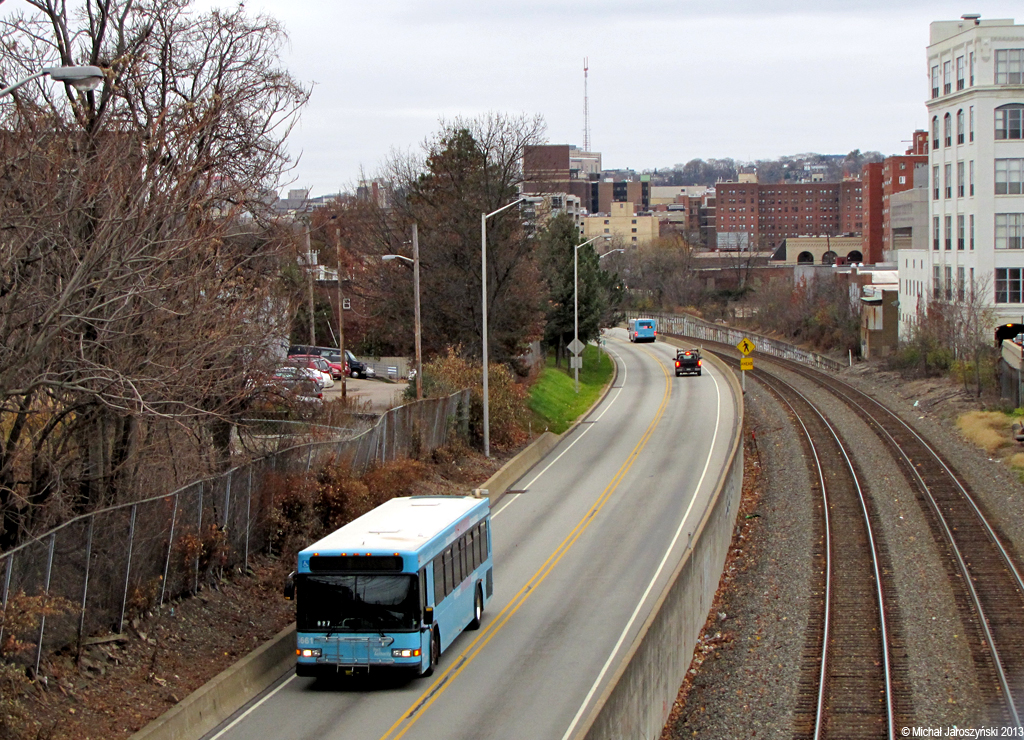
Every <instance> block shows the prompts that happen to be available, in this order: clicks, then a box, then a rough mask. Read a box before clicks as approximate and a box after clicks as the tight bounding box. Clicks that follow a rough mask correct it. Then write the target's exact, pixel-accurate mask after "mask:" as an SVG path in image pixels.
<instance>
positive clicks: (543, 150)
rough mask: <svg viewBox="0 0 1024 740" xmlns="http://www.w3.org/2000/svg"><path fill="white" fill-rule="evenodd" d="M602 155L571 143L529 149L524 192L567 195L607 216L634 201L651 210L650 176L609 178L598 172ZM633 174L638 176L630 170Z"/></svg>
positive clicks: (526, 159)
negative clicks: (615, 206)
mask: <svg viewBox="0 0 1024 740" xmlns="http://www.w3.org/2000/svg"><path fill="white" fill-rule="evenodd" d="M600 165H601V155H600V154H598V153H596V152H584V151H582V150H580V149H577V148H576V147H574V146H571V145H569V144H544V145H541V146H529V147H526V150H525V151H524V153H523V179H524V182H523V192H524V193H526V194H540V193H565V194H567V195H574V196H576V197H577V198H579V199H580V203H581V204H582V207H583V208H585V209H586V210H587V212H588V213H591V214H594V213H608V212H610V211H611V204H612V203H625V202H627V201H628V202H631V203H634V204H636V206H637V207H638V208H639V209H640V210H642V211H646V210H647V209H648V208H650V189H651V183H650V177H649V176H647V175H643V176H641V177H640V178H638V179H628V178H620V179H617V180H616V179H614V178H608V177H605V176H606V175H607V174H608V173H607V172H602V171H600V170H598V169H597V168H599V167H600ZM629 172H630V173H632V175H634V176H635V175H636V173H634V172H633V171H632V170H629ZM602 178H603V179H602Z"/></svg>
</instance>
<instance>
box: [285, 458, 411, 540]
mask: <svg viewBox="0 0 1024 740" xmlns="http://www.w3.org/2000/svg"><path fill="white" fill-rule="evenodd" d="M425 474H426V466H425V465H424V464H423V463H421V462H418V461H416V460H411V459H402V460H396V461H394V462H389V463H385V464H384V465H379V466H376V467H374V468H372V469H371V470H369V471H368V472H367V473H365V474H364V475H363V476H362V477H361V478H357V477H355V476H354V475H353V473H352V469H351V467H350V466H349V465H348V463H347V462H337V461H335V460H330V461H328V462H327V463H326V464H325V465H324V466H323V467H321V468H320V469H319V470H318V471H316V472H314V473H311V474H309V475H291V476H276V477H273V478H272V479H270V480H268V485H270V486H272V493H273V497H274V511H273V513H272V521H273V525H274V529H273V531H274V538H273V542H274V548H275V550H277V551H278V552H280V553H281V556H282V558H284V559H285V560H289V559H291V558H292V557H293V556H294V555H295V554H296V553H297V552H298V551H299V550H301V549H302V548H303V547H306V546H307V545H309V544H310V543H311V542H314V541H316V540H317V539H319V538H320V537H322V536H323V535H325V534H326V533H328V532H331V531H333V530H335V529H337V528H339V527H341V526H344V525H345V524H348V523H349V522H350V521H352V520H353V519H355V518H357V517H359V516H362V515H363V514H365V513H366V512H368V511H370V510H372V509H375V508H376V507H378V506H380V505H381V504H382V503H384V502H385V501H387V500H388V499H391V498H394V497H396V496H408V495H410V494H411V492H412V489H413V484H414V483H416V482H417V481H418V480H421V479H422V478H423V477H424V475H425Z"/></svg>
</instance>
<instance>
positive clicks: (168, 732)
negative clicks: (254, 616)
mask: <svg viewBox="0 0 1024 740" xmlns="http://www.w3.org/2000/svg"><path fill="white" fill-rule="evenodd" d="M294 667H295V623H294V622H292V623H291V624H290V625H288V626H287V627H285V628H284V629H283V630H281V631H280V632H278V633H277V634H276V635H275V636H274V638H273V639H272V640H270V641H269V642H266V643H264V644H263V645H261V646H260V647H258V648H256V650H254V651H252V652H251V653H249V654H248V655H246V656H245V657H244V658H242V659H241V660H240V661H238V662H237V663H235V664H234V665H232V666H231V667H230V668H226V669H225V670H223V671H221V672H220V673H219V674H218V675H217V676H216V677H214V678H213V680H211V681H208V682H207V683H206V684H204V685H203V686H202V687H201V688H199V689H197V690H196V691H194V692H192V693H191V694H189V695H188V696H187V697H185V698H184V699H183V700H182V701H181V702H179V703H178V704H177V705H176V706H175V707H174V708H173V709H170V710H168V711H167V712H164V714H162V715H160V716H159V717H157V718H156V719H155V720H153V721H152V722H150V723H149V724H148V725H146V726H145V727H143V728H142V729H141V730H139V731H138V732H136V733H135V734H134V735H132V736H131V738H129V740H195V738H197V737H202V736H203V735H205V734H206V733H207V732H209V731H210V730H212V729H213V728H214V727H216V726H217V725H219V724H220V723H221V722H223V721H224V720H225V719H227V718H228V717H230V716H231V715H232V714H234V713H235V712H236V711H238V710H239V709H241V708H242V707H243V706H244V705H245V703H246V702H247V701H249V700H250V699H252V697H254V696H257V695H258V694H259V693H260V692H261V691H263V690H264V689H266V688H267V687H268V686H270V685H271V684H272V683H274V682H275V681H276V680H277V679H279V678H280V677H281V676H283V675H284V674H285V673H287V672H288V671H289V670H290V669H293V668H294Z"/></svg>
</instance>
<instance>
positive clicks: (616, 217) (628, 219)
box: [582, 201, 661, 251]
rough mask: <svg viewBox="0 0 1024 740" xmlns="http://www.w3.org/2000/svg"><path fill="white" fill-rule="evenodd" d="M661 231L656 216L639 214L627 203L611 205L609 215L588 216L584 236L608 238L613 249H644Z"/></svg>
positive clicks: (631, 204)
mask: <svg viewBox="0 0 1024 740" xmlns="http://www.w3.org/2000/svg"><path fill="white" fill-rule="evenodd" d="M660 229H661V227H660V224H659V221H658V218H657V217H656V216H652V215H641V214H638V213H637V212H636V208H635V207H634V204H633V203H631V202H628V201H627V202H622V203H612V204H610V207H609V209H608V213H599V214H596V215H592V216H586V217H585V218H584V219H583V235H582V236H583V238H584V239H591V238H593V237H595V236H608V237H610V238H611V246H612V247H644V246H647V245H648V244H650V243H651V242H652V241H654V240H655V239H657V238H658V237H659V236H660V234H661V231H660ZM599 251H600V250H599Z"/></svg>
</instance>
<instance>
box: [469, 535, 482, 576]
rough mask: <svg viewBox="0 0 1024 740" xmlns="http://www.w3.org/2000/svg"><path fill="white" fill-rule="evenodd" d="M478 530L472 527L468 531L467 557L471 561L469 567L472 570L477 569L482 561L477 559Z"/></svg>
mask: <svg viewBox="0 0 1024 740" xmlns="http://www.w3.org/2000/svg"><path fill="white" fill-rule="evenodd" d="M475 535H476V530H474V529H471V530H469V531H468V532H466V546H467V547H468V548H469V550H468V554H467V555H466V559H467V560H468V561H469V569H470V570H471V571H474V570H476V566H478V565H479V564H480V563H478V562H477V559H476V536H475Z"/></svg>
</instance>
